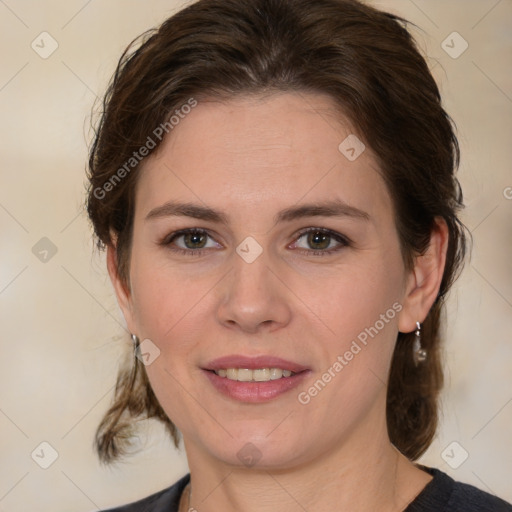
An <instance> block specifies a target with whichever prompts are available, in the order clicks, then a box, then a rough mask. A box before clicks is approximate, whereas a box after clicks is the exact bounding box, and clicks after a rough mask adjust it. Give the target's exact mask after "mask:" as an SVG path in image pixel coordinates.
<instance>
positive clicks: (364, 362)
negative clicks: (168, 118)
mask: <svg viewBox="0 0 512 512" xmlns="http://www.w3.org/2000/svg"><path fill="white" fill-rule="evenodd" d="M347 137H349V139H347ZM346 139H347V140H346ZM344 141H345V142H344ZM340 144H341V147H340ZM361 150H363V147H362V146H360V145H358V141H357V140H356V139H354V135H353V134H352V130H351V128H350V126H349V125H348V124H345V123H343V122H340V116H339V114H337V113H336V112H335V111H334V105H333V103H331V100H330V99H329V98H327V97H324V96H320V95H313V94H292V93H286V94H284V93H281V94H276V95H273V96H270V97H266V98H262V97H252V98H247V97H246V98H244V99H233V100H230V101H226V102H214V101H211V102H206V101H205V102H199V103H198V105H197V106H196V107H195V108H193V109H192V110H191V112H190V113H189V114H188V115H186V116H184V118H183V119H180V121H179V124H178V125H177V126H175V127H174V129H173V130H172V133H171V136H169V137H168V138H167V139H166V140H165V141H164V143H163V145H162V146H161V148H160V150H159V151H158V153H157V154H155V155H153V156H150V157H148V159H147V161H145V162H144V163H143V170H142V173H141V176H140V180H139V183H138V185H137V193H136V208H135V219H134V228H133V229H134V230H133V245H132V250H131V263H130V276H129V277H130V290H129V291H128V292H127V293H126V296H124V295H123V292H122V291H121V292H120V291H119V287H118V293H119V294H120V302H121V305H122V307H123V310H124V313H125V316H126V319H127V322H128V326H129V328H130V330H131V331H132V332H134V333H136V334H137V335H138V336H139V337H140V339H141V341H142V340H146V341H142V352H143V353H146V356H145V361H146V363H149V364H147V366H146V371H147V373H148V376H149V379H150V382H151V385H152V387H153V390H154V392H155V394H156V396H157V398H158V400H159V402H160V403H161V405H162V407H163V409H164V410H165V412H166V413H167V415H168V416H169V418H170V419H171V420H172V421H173V422H174V423H175V424H176V425H177V426H178V428H179V429H180V430H181V432H182V434H183V436H184V439H185V443H186V447H187V450H188V451H189V453H195V454H199V453H201V454H203V455H206V456H208V457H213V458H215V459H217V460H222V461H225V462H227V463H232V464H237V465H241V464H244V463H246V464H247V465H251V464H254V463H258V464H259V465H260V466H262V467H273V468H277V467H290V466H292V465H295V464H300V463H303V462H306V461H311V460H313V459H314V458H316V457H317V456H318V455H319V454H321V453H327V452H328V451H333V450H336V448H337V447H340V446H342V444H343V443H344V441H346V440H348V439H349V438H353V436H357V435H363V433H366V434H364V435H368V432H370V431H371V430H372V429H373V432H379V431H380V430H381V428H382V430H385V395H386V382H387V374H388V369H389V365H390V360H391V355H392V351H393V348H394V342H395V340H396V336H397V333H398V330H399V329H400V330H405V329H404V328H403V327H408V330H412V329H413V326H414V323H412V325H411V319H410V318H408V319H405V318H404V315H405V312H406V309H407V307H406V304H405V302H406V296H407V293H408V288H410V279H409V277H410V275H409V274H408V273H407V272H406V271H405V269H404V264H403V261H402V258H401V253H400V247H399V240H398V236H397V232H396V229H395V222H394V216H393V209H392V203H391V199H390V196H389V194H388V192H387V189H386V186H385V184H384V181H383V179H382V178H381V176H380V175H379V173H378V171H377V164H376V160H375V158H374V156H373V155H372V152H371V150H370V149H369V148H366V149H364V150H363V151H362V152H361ZM359 153H360V154H359ZM358 154H359V155H358ZM181 230H189V231H187V232H186V233H185V234H183V233H181V234H180V233H179V232H180V231H181ZM400 322H402V323H403V324H404V325H403V326H402V324H401V323H400ZM407 322H409V323H408V324H407V326H406V325H405V324H406V323H407ZM147 340H149V341H147ZM158 351H159V352H158ZM283 370H284V372H283ZM290 372H292V373H291V375H290ZM226 374H227V376H226Z"/></svg>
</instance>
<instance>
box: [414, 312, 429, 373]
mask: <svg viewBox="0 0 512 512" xmlns="http://www.w3.org/2000/svg"><path fill="white" fill-rule="evenodd" d="M412 358H413V361H414V366H418V364H419V363H423V362H424V361H425V360H426V359H427V351H426V350H425V349H424V348H422V347H421V324H420V323H419V322H416V332H415V333H414V343H413V346H412Z"/></svg>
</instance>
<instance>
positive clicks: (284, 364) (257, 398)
mask: <svg viewBox="0 0 512 512" xmlns="http://www.w3.org/2000/svg"><path fill="white" fill-rule="evenodd" d="M223 368H247V369H249V370H255V369H258V368H281V369H282V370H289V371H291V372H293V373H294V374H295V375H292V376H290V377H283V378H281V379H277V380H270V381H267V382H240V381H237V380H231V379H228V378H226V377H219V376H218V375H217V374H216V373H215V370H220V369H223ZM202 370H203V373H204V375H205V376H206V378H207V379H208V380H209V381H210V383H211V384H212V385H213V387H214V388H215V389H216V390H217V391H219V392H220V393H221V394H223V395H224V396H227V397H228V398H231V399H233V400H236V401H239V402H245V403H263V402H268V401H270V400H273V399H275V398H277V397H279V396H280V395H283V394H284V393H286V392H288V391H290V390H292V389H294V388H296V387H297V386H299V384H301V382H303V380H304V379H305V378H306V376H307V375H309V373H311V370H310V369H309V368H307V367H305V366H303V365H301V364H298V363H295V362H292V361H287V360H286V359H281V358H280V357H274V356H256V357H247V356H241V355H231V356H225V357H221V358H219V359H215V360H213V361H211V362H210V363H208V364H207V365H206V366H205V367H204V368H203V369H202Z"/></svg>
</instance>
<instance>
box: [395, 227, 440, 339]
mask: <svg viewBox="0 0 512 512" xmlns="http://www.w3.org/2000/svg"><path fill="white" fill-rule="evenodd" d="M435 222H436V224H435V227H434V229H433V230H432V232H431V234H430V244H429V247H428V249H427V251H426V252H425V254H423V255H420V256H417V257H416V258H415V262H414V268H413V269H412V270H411V272H410V274H409V276H408V279H407V284H406V290H405V296H404V298H403V302H402V306H403V308H402V310H401V311H400V316H399V318H398V330H399V331H400V332H412V331H414V330H415V329H416V322H420V323H421V322H423V321H424V320H425V318H426V317H427V315H428V312H429V311H430V308H431V307H432V304H434V301H435V300H436V297H437V294H438V292H439V288H440V286H441V281H442V279H443V273H444V268H445V264H446V251H447V250H448V239H449V232H448V226H447V225H446V221H445V220H444V219H443V218H441V217H437V218H436V221H435Z"/></svg>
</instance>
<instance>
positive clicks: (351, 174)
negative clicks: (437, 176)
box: [137, 93, 391, 218]
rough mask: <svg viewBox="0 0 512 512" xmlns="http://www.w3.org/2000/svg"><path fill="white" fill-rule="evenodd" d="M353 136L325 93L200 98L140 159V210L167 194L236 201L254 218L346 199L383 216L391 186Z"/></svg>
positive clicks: (221, 204)
mask: <svg viewBox="0 0 512 512" xmlns="http://www.w3.org/2000/svg"><path fill="white" fill-rule="evenodd" d="M354 137H356V135H355V134H354V133H353V129H352V128H351V126H350V124H349V123H348V122H347V121H346V120H345V119H344V118H343V117H342V115H341V113H340V111H339V109H337V108H336V105H335V104H334V102H333V101H332V100H331V99H330V98H329V97H326V96H323V95H314V94H309V93H308V94H306V93H300V94H298V93H280V94H274V95H271V96H266V97H261V96H260V97H250V98H235V99H232V100H227V101H211V100H210V101H199V102H198V104H197V106H196V107H195V108H193V109H192V110H191V111H190V113H188V114H187V115H185V116H183V118H182V119H180V120H179V123H178V124H177V125H176V126H175V127H174V128H173V130H172V131H171V132H170V133H169V135H167V137H166V138H165V139H164V141H163V142H162V145H161V146H160V148H159V150H158V152H157V153H156V154H154V155H152V156H150V157H149V158H147V160H146V161H145V162H143V165H142V169H141V172H142V173H141V177H140V180H139V183H138V190H137V210H138V214H139V215H144V214H145V213H147V212H148V211H149V210H150V209H152V208H154V207H155V206H158V205H159V204H161V203H164V202H166V201H169V200H170V199H176V200H183V201H194V202H201V203H204V204H207V205H209V206H212V207H216V208H220V209H225V208H229V207H233V208H236V213H237V214H242V213H244V212H247V213H248V215H249V217H251V218H254V216H255V213H256V212H262V211H263V210H264V211H268V213H269V214H270V213H271V212H270V210H272V212H273V211H275V210H279V209H281V208H286V207H288V206H290V204H296V203H299V202H301V201H307V202H312V201H313V202H314V201H316V200H326V199H341V200H343V201H345V202H347V203H348V204H352V205H353V206H356V207H358V208H361V209H363V210H366V211H368V212H369V213H370V214H371V212H373V213H374V214H377V213H379V214H380V215H383V214H384V212H385V210H390V209H391V202H390V198H389V195H388V192H387V189H386V187H385V184H384V181H383V180H382V178H381V176H380V174H379V170H378V167H377V164H376V160H375V158H374V155H373V154H372V152H371V149H370V148H368V147H366V148H365V149H364V150H363V151H362V153H361V154H360V155H359V156H358V157H357V158H356V159H353V156H354V151H352V152H349V153H347V152H346V149H347V148H348V149H349V150H350V149H352V147H350V146H353V147H354V149H355V152H356V153H355V154H356V155H357V153H359V151H361V149H362V148H363V146H361V145H359V146H357V144H358V143H357V140H358V139H359V138H358V139H355V138H354ZM344 141H346V142H344ZM354 143H355V144H356V145H354ZM340 144H341V150H340ZM347 155H348V156H350V157H352V158H350V159H349V158H347Z"/></svg>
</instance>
